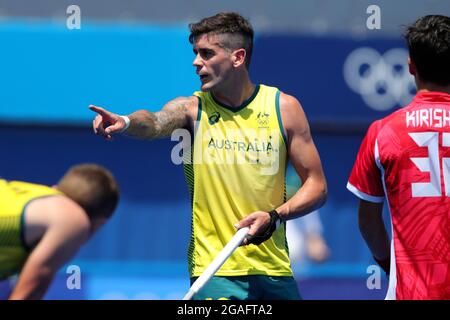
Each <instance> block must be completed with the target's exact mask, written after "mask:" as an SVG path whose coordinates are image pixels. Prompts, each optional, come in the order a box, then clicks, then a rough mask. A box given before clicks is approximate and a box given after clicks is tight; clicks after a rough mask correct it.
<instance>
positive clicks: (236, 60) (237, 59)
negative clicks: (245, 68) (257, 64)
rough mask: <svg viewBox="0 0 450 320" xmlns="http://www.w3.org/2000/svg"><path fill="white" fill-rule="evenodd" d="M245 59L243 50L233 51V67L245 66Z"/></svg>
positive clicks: (245, 54)
mask: <svg viewBox="0 0 450 320" xmlns="http://www.w3.org/2000/svg"><path fill="white" fill-rule="evenodd" d="M246 57H247V52H246V51H245V49H243V48H242V49H237V50H234V51H233V66H234V67H239V66H240V65H242V64H245V58H246Z"/></svg>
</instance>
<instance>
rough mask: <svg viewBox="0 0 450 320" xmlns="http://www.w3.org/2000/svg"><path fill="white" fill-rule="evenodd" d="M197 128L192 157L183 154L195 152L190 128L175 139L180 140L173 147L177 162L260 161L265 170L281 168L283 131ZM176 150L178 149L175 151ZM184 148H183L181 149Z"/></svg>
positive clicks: (224, 163)
mask: <svg viewBox="0 0 450 320" xmlns="http://www.w3.org/2000/svg"><path fill="white" fill-rule="evenodd" d="M197 129H198V130H197V131H196V132H195V141H194V149H195V150H196V152H195V153H194V156H193V157H192V159H191V158H190V157H184V159H183V160H182V161H181V154H186V153H189V154H190V152H191V142H192V140H191V136H190V133H189V132H187V130H177V131H175V132H174V134H173V135H172V141H180V143H179V144H178V145H176V146H175V147H174V149H173V150H172V161H173V163H175V164H181V162H183V163H184V164H190V163H191V161H193V163H194V164H218V165H233V164H237V165H241V164H252V165H259V166H260V168H261V174H263V175H274V174H276V173H277V172H278V170H279V162H280V140H281V138H280V132H279V131H278V130H268V129H265V128H264V129H261V128H260V129H227V130H225V132H223V131H222V130H218V129H215V128H211V129H208V130H205V131H203V130H202V129H201V127H200V126H199V127H197ZM174 151H175V152H174ZM180 151H181V152H180Z"/></svg>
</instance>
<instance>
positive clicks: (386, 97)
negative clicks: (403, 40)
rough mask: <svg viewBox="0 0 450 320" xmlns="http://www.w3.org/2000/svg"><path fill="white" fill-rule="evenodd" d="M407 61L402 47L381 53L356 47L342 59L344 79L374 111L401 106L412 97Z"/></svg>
mask: <svg viewBox="0 0 450 320" xmlns="http://www.w3.org/2000/svg"><path fill="white" fill-rule="evenodd" d="M407 60H408V52H407V50H405V49H403V48H393V49H390V50H388V51H386V52H385V53H384V54H383V55H381V54H380V53H379V52H378V51H377V50H375V49H373V48H369V47H362V48H358V49H355V50H354V51H352V52H351V53H350V54H349V55H348V57H347V59H346V61H345V62H344V68H343V74H344V79H345V82H346V83H347V85H348V86H349V87H350V89H352V90H353V91H354V92H356V93H358V94H360V95H361V97H362V99H363V101H364V102H365V103H366V104H367V106H369V107H370V108H372V109H374V110H377V111H386V110H389V109H391V108H394V107H395V106H397V105H399V106H404V105H407V104H408V103H409V102H410V101H411V100H412V98H413V96H414V95H415V90H416V86H415V82H414V77H413V76H412V75H410V74H409V71H408V64H407Z"/></svg>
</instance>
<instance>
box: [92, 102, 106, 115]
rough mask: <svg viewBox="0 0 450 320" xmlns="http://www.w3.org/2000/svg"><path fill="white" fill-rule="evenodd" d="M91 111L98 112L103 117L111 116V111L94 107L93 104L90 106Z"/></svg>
mask: <svg viewBox="0 0 450 320" xmlns="http://www.w3.org/2000/svg"><path fill="white" fill-rule="evenodd" d="M89 109H91V110H92V111H94V112H97V113H98V114H99V115H101V116H109V115H110V114H111V113H110V112H109V111H106V110H105V109H103V108H101V107H97V106H94V105H92V104H91V105H90V106H89Z"/></svg>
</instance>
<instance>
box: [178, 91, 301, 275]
mask: <svg viewBox="0 0 450 320" xmlns="http://www.w3.org/2000/svg"><path fill="white" fill-rule="evenodd" d="M194 95H195V96H197V97H198V98H199V112H198V116H197V123H196V128H195V132H194V139H193V141H194V142H193V148H192V150H190V152H188V153H187V157H188V158H190V160H191V162H190V163H188V164H186V162H185V175H186V179H187V182H188V185H189V189H190V192H191V200H192V227H191V228H192V230H191V240H190V244H189V250H188V258H189V272H190V275H191V277H196V276H199V275H201V273H202V272H203V271H204V270H205V269H206V267H207V266H208V265H209V264H210V263H211V262H212V260H213V259H214V258H215V257H216V256H217V254H218V253H219V252H220V251H221V250H222V248H223V247H224V246H225V245H226V243H227V242H228V241H229V240H230V239H231V238H232V237H233V235H234V234H235V233H236V229H235V227H234V224H236V223H237V222H238V221H240V220H241V219H243V218H244V217H246V216H247V215H249V214H250V213H252V212H255V211H267V212H268V211H270V210H273V209H275V208H277V207H278V206H280V205H281V204H282V203H284V202H285V198H286V188H285V174H286V162H287V152H286V137H285V134H284V130H283V127H282V124H281V116H280V111H279V96H280V91H279V90H278V89H277V88H273V87H268V86H264V85H259V86H256V88H255V92H254V93H253V95H252V96H251V97H250V98H249V99H248V100H247V101H245V102H244V103H243V104H242V106H241V107H239V108H233V109H232V108H229V107H227V106H225V105H222V104H221V103H220V102H218V101H217V100H216V99H215V98H214V96H213V95H212V94H211V93H210V92H195V93H194ZM216 275H218V276H243V275H271V276H291V275H292V270H291V267H290V260H289V256H288V247H287V241H286V233H285V224H282V225H280V227H279V228H278V229H277V230H276V231H275V232H274V234H273V235H272V237H271V238H270V239H269V240H267V241H265V242H264V243H262V244H261V245H259V246H255V245H249V246H245V247H239V248H238V249H237V250H236V251H235V252H234V253H233V254H232V255H231V257H230V258H229V259H228V260H227V261H226V262H225V264H224V265H223V266H222V267H221V268H220V270H219V271H218V272H217V273H216Z"/></svg>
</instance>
